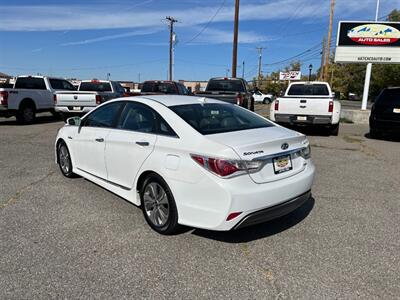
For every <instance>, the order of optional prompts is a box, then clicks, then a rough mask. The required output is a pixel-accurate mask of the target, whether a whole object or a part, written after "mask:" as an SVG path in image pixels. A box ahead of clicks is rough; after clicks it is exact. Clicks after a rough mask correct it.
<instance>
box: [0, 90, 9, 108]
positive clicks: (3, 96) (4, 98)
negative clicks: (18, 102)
mask: <svg viewBox="0 0 400 300" xmlns="http://www.w3.org/2000/svg"><path fill="white" fill-rule="evenodd" d="M0 104H1V105H4V106H7V105H8V92H7V91H2V92H0Z"/></svg>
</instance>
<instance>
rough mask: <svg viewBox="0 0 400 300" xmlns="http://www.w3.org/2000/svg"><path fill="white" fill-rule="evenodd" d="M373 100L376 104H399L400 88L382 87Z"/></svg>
mask: <svg viewBox="0 0 400 300" xmlns="http://www.w3.org/2000/svg"><path fill="white" fill-rule="evenodd" d="M375 102H376V103H377V104H388V105H400V88H395V89H384V90H383V91H382V92H381V93H380V94H379V96H378V98H377V99H376V101H375Z"/></svg>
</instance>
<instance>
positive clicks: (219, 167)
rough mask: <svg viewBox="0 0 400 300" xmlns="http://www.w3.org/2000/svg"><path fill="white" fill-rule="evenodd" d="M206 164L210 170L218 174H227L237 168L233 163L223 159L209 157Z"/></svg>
mask: <svg viewBox="0 0 400 300" xmlns="http://www.w3.org/2000/svg"><path fill="white" fill-rule="evenodd" d="M208 166H209V168H210V169H211V171H213V172H214V173H216V174H218V175H220V176H228V175H231V174H233V173H235V172H236V171H238V168H237V167H236V166H235V165H233V164H231V163H230V162H229V161H226V160H223V159H215V158H209V159H208Z"/></svg>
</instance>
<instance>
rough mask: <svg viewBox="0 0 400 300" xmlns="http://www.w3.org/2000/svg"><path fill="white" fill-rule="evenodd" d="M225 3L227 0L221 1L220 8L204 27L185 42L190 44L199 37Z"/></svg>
mask: <svg viewBox="0 0 400 300" xmlns="http://www.w3.org/2000/svg"><path fill="white" fill-rule="evenodd" d="M225 3H226V0H223V1H222V3H221V6H220V7H218V9H217V10H216V11H215V14H214V15H213V16H212V17H211V19H210V20H208V22H207V23H206V24H205V25H204V26H203V28H202V29H201V30H200V31H199V32H198V33H197V34H196V35H195V36H194V37H192V38H191V39H190V40H188V41H186V42H184V43H183V44H189V43H191V42H193V41H194V40H195V39H196V38H198V37H199V36H200V35H201V34H202V33H203V32H204V31H205V30H206V29H207V27H208V26H209V25H210V24H211V23H212V22H213V21H214V19H215V17H216V16H217V15H218V14H219V12H220V11H221V9H222V8H223V7H224V6H225Z"/></svg>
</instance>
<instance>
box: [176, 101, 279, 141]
mask: <svg viewBox="0 0 400 300" xmlns="http://www.w3.org/2000/svg"><path fill="white" fill-rule="evenodd" d="M170 109H171V110H173V111H174V112H175V113H176V114H177V115H178V116H180V117H181V118H182V119H183V120H185V121H186V123H188V124H189V125H190V126H192V127H193V128H194V129H196V130H197V131H198V132H200V133H201V134H204V135H207V134H214V133H223V132H231V131H239V130H247V129H254V128H262V127H271V126H273V125H272V124H271V123H270V122H268V121H267V120H265V119H264V118H261V117H259V116H257V115H255V114H253V113H251V112H249V111H247V110H245V109H243V108H240V107H237V106H235V105H231V104H220V103H208V104H186V105H176V106H171V107H170Z"/></svg>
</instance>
